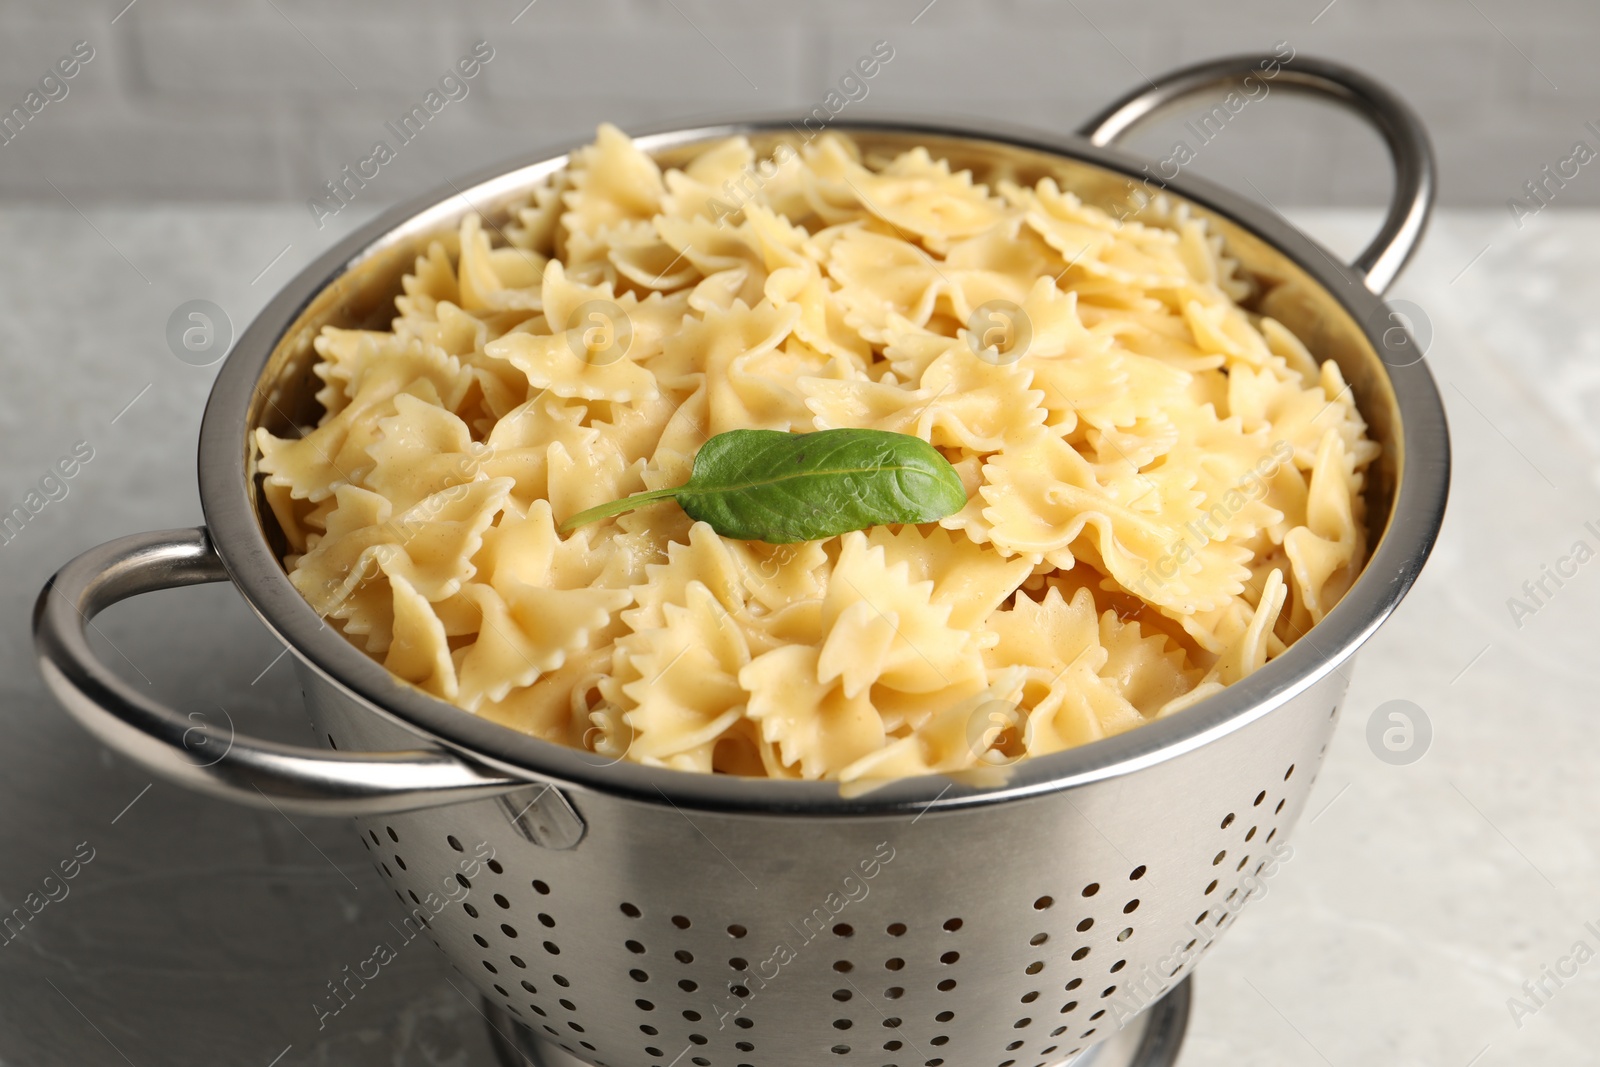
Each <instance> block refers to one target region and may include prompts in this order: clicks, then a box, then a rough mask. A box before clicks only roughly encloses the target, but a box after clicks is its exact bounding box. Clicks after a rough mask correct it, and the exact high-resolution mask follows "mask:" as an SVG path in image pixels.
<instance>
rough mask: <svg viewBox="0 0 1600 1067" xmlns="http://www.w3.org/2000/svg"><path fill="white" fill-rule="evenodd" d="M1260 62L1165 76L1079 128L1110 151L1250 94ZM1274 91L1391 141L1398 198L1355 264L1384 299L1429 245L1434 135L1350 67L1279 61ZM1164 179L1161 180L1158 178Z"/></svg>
mask: <svg viewBox="0 0 1600 1067" xmlns="http://www.w3.org/2000/svg"><path fill="white" fill-rule="evenodd" d="M1267 61H1268V60H1267V59H1265V58H1263V57H1260V56H1229V57H1227V58H1224V59H1214V60H1210V61H1209V62H1205V63H1197V64H1195V65H1194V66H1191V67H1184V68H1183V69H1181V70H1175V71H1172V72H1171V73H1169V74H1163V75H1162V76H1161V77H1159V78H1157V79H1155V80H1154V81H1153V82H1152V83H1151V84H1150V86H1149V87H1148V88H1142V89H1135V90H1133V91H1132V92H1130V93H1129V94H1128V95H1126V96H1124V97H1122V98H1121V99H1120V100H1117V101H1114V102H1113V103H1111V104H1110V105H1108V106H1107V107H1106V108H1105V109H1104V110H1102V111H1101V112H1100V113H1099V114H1098V115H1096V116H1094V117H1093V118H1091V119H1089V120H1088V121H1087V122H1085V123H1084V124H1083V125H1082V126H1079V127H1078V135H1079V136H1080V137H1083V138H1085V139H1087V140H1088V141H1089V143H1090V144H1095V145H1103V146H1110V145H1114V144H1116V143H1117V141H1118V140H1119V139H1121V138H1122V137H1123V136H1125V135H1126V134H1128V133H1129V132H1130V131H1132V130H1133V129H1134V128H1135V127H1137V126H1138V125H1139V124H1140V123H1141V122H1143V121H1144V120H1145V119H1148V118H1151V117H1153V116H1155V115H1156V114H1158V113H1160V112H1161V111H1164V110H1166V109H1168V108H1171V107H1174V106H1177V105H1180V104H1183V103H1185V102H1188V101H1190V100H1192V99H1193V98H1195V97H1198V96H1204V95H1205V94H1207V93H1212V92H1217V91H1220V90H1227V89H1234V88H1241V87H1242V88H1245V89H1248V88H1249V85H1248V84H1247V83H1248V82H1249V81H1251V80H1252V79H1254V80H1255V81H1257V82H1258V83H1259V82H1261V81H1262V80H1263V77H1262V75H1263V69H1264V68H1263V66H1262V65H1263V64H1264V63H1266V62H1267ZM1272 69H1273V71H1274V73H1272V74H1271V75H1269V76H1268V80H1270V82H1271V84H1272V86H1273V87H1276V88H1284V89H1289V90H1291V91H1293V92H1297V93H1301V94H1304V95H1307V96H1313V97H1317V98H1319V99H1322V100H1326V101H1329V102H1331V103H1334V104H1338V105H1340V106H1341V107H1344V108H1347V109H1348V110H1350V111H1352V112H1354V113H1355V114H1356V115H1358V116H1359V117H1360V118H1362V119H1363V120H1365V121H1366V122H1367V123H1369V124H1370V125H1371V126H1373V127H1374V128H1375V129H1376V130H1377V131H1378V133H1380V134H1381V135H1382V136H1383V140H1384V144H1385V145H1387V146H1388V149H1389V155H1390V157H1391V158H1392V159H1393V161H1394V194H1393V195H1392V196H1391V197H1390V200H1389V211H1388V214H1387V215H1386V216H1385V218H1384V220H1383V225H1382V226H1381V227H1380V228H1379V230H1378V234H1377V236H1376V237H1374V238H1373V239H1372V241H1371V243H1369V244H1368V245H1367V247H1366V248H1364V249H1362V250H1361V253H1360V254H1359V255H1357V256H1356V258H1355V261H1354V262H1353V263H1352V264H1351V265H1352V266H1353V267H1355V269H1356V270H1358V271H1360V272H1361V273H1362V274H1364V275H1366V283H1367V287H1368V288H1369V289H1371V290H1372V291H1373V292H1374V293H1378V294H1379V295H1382V294H1383V293H1384V292H1386V291H1387V290H1388V288H1389V286H1390V285H1391V284H1393V282H1394V280H1395V278H1397V277H1399V275H1400V272H1401V271H1402V270H1404V269H1405V265H1406V262H1407V261H1408V260H1409V259H1410V258H1411V253H1412V252H1414V251H1415V250H1416V247H1417V245H1418V243H1420V242H1421V240H1422V234H1423V231H1424V230H1425V229H1426V228H1427V224H1428V213H1429V210H1430V209H1431V207H1432V204H1433V198H1434V193H1435V189H1436V186H1437V183H1438V177H1437V173H1436V168H1435V166H1434V161H1433V148H1432V146H1431V144H1430V143H1429V140H1428V132H1427V130H1425V129H1423V126H1422V123H1421V122H1420V121H1418V119H1417V116H1416V113H1415V112H1414V111H1412V110H1411V108H1410V107H1409V106H1407V105H1406V103H1405V102H1404V101H1402V100H1401V99H1400V98H1399V97H1397V96H1395V94H1394V93H1392V92H1390V91H1389V90H1388V89H1387V88H1386V87H1385V86H1384V85H1382V84H1381V83H1380V82H1376V81H1373V80H1372V79H1371V78H1369V77H1367V76H1366V75H1365V74H1362V73H1361V72H1360V71H1358V70H1353V69H1351V68H1350V67H1347V66H1345V65H1344V64H1342V63H1329V62H1325V61H1322V60H1316V59H1308V58H1302V57H1296V58H1295V59H1294V61H1293V62H1292V63H1288V64H1281V63H1274V64H1273V67H1272ZM1158 181H1159V179H1158Z"/></svg>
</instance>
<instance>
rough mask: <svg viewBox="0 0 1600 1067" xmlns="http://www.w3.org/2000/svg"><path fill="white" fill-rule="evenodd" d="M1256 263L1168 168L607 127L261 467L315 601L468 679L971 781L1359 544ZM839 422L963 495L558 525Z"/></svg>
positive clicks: (403, 666) (1312, 400)
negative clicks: (918, 446) (742, 527)
mask: <svg viewBox="0 0 1600 1067" xmlns="http://www.w3.org/2000/svg"><path fill="white" fill-rule="evenodd" d="M1250 293H1251V286H1250V283H1249V282H1248V281H1246V280H1245V279H1243V278H1241V277H1239V276H1237V274H1236V272H1235V270H1234V265H1233V263H1232V261H1231V260H1229V259H1228V257H1227V256H1226V254H1225V251H1224V249H1223V247H1222V242H1221V241H1220V239H1219V238H1218V237H1217V236H1216V235H1214V234H1212V233H1210V232H1208V231H1207V229H1206V227H1205V225H1204V224H1203V223H1202V222H1201V221H1200V220H1199V219H1197V218H1194V217H1192V216H1191V215H1190V214H1189V213H1188V212H1187V211H1186V209H1185V208H1184V207H1183V206H1182V205H1177V204H1172V203H1169V202H1167V201H1165V200H1158V201H1157V202H1155V203H1154V204H1152V205H1149V206H1148V207H1147V208H1146V209H1145V210H1144V211H1142V212H1141V213H1140V214H1139V216H1137V217H1136V218H1132V219H1117V218H1113V217H1111V216H1109V215H1107V214H1105V213H1104V212H1102V211H1100V210H1097V209H1095V208H1093V207H1091V206H1088V205H1086V204H1084V203H1083V202H1082V201H1080V200H1079V199H1078V198H1077V197H1076V196H1074V195H1073V193H1072V192H1071V191H1070V190H1066V189H1061V188H1058V187H1057V186H1056V184H1054V183H1053V182H1052V181H1050V180H1048V179H1046V180H1043V181H1041V182H1039V183H1038V184H1037V185H1036V186H1034V187H1032V188H1028V187H1023V186H1020V185H1016V184H1013V183H1011V182H1008V181H999V182H996V183H995V184H994V185H993V186H987V185H984V184H981V183H980V182H978V181H976V180H974V178H973V177H972V175H970V174H968V173H966V172H955V171H952V170H951V168H950V167H949V166H948V165H947V164H946V163H945V162H943V161H941V160H939V159H936V158H934V157H933V156H932V155H930V153H929V152H927V151H926V150H925V149H920V148H919V149H915V150H912V151H909V152H905V153H904V154H901V155H899V156H897V157H894V158H884V159H878V158H865V157H864V156H863V154H862V152H861V151H860V149H859V148H858V147H857V146H856V145H855V144H854V143H853V142H852V141H851V140H849V139H848V138H846V137H844V136H840V135H837V134H832V133H829V134H824V135H822V136H820V137H817V138H815V139H814V140H812V141H810V142H808V143H806V144H803V145H799V144H781V145H779V146H778V147H777V149H776V150H775V151H774V152H773V153H772V154H771V155H769V156H767V157H765V158H759V159H758V158H757V155H756V153H755V152H754V150H753V149H752V147H751V145H750V144H749V143H748V142H747V141H745V140H744V139H743V138H732V139H728V140H725V141H722V142H719V143H716V144H711V145H708V146H707V147H705V148H704V149H703V150H702V151H701V152H700V153H699V154H698V155H697V156H696V157H695V158H694V159H693V160H691V161H690V162H689V163H687V164H686V165H685V166H683V167H682V168H681V169H673V170H667V171H663V170H662V169H661V168H660V167H659V166H658V165H657V164H656V163H655V162H654V161H653V160H652V159H650V158H649V157H648V156H646V155H645V154H643V153H642V152H640V151H639V150H638V149H637V148H636V147H635V146H634V145H633V143H632V142H631V141H630V140H629V139H628V138H627V137H626V136H625V135H623V134H622V133H621V132H619V131H618V130H616V129H614V128H612V127H609V126H604V127H601V129H600V131H599V135H598V138H597V140H596V142H595V143H594V144H593V145H591V146H590V147H588V148H586V149H583V150H581V151H579V152H577V153H576V154H575V155H574V156H573V158H572V164H571V166H570V167H569V168H568V169H567V170H566V171H565V172H564V173H562V174H560V175H559V176H557V177H556V178H554V179H552V180H551V181H550V182H549V183H548V184H546V185H544V186H541V187H540V188H538V189H536V190H534V191H533V192H532V193H531V195H529V196H528V198H527V199H526V202H525V203H523V204H522V205H521V206H520V207H519V208H517V209H516V210H514V211H513V212H512V217H511V221H510V222H509V223H508V224H506V225H504V226H502V227H491V226H487V225H486V224H485V223H484V222H483V221H482V220H480V219H479V218H478V217H477V216H476V215H469V216H467V218H466V219H465V220H464V221H463V223H462V224H461V228H460V232H459V233H458V234H456V235H454V236H453V238H451V239H448V240H440V241H437V242H435V243H434V244H433V245H432V246H431V247H430V248H429V249H428V250H427V252H426V254H424V255H422V256H420V257H419V258H418V259H417V262H416V266H415V269H414V271H413V272H412V273H411V274H410V275H408V276H407V277H406V278H405V283H404V292H403V294H401V295H400V296H399V297H398V298H397V300H396V306H397V311H398V315H397V317H396V318H395V319H394V321H393V325H392V328H391V329H390V330H389V331H386V332H382V331H362V330H338V329H332V328H329V329H326V330H325V331H324V332H323V333H322V335H321V336H319V337H318V338H317V339H316V350H317V353H318V354H319V355H320V357H321V359H320V362H319V363H318V364H317V366H316V373H317V374H318V376H319V377H320V379H321V381H322V382H323V387H322V389H321V391H320V392H319V393H318V394H317V397H318V400H319V401H320V402H321V404H322V407H323V411H324V413H323V415H322V416H321V419H320V421H319V422H318V423H317V424H316V425H315V426H306V427H303V428H302V429H301V432H300V434H299V436H291V437H288V438H279V437H275V436H273V435H272V434H270V433H268V432H266V431H265V430H261V431H258V432H257V439H256V445H257V448H258V450H259V468H260V470H261V471H262V472H263V473H264V491H265V499H266V500H267V502H268V504H269V505H270V507H271V508H272V510H273V512H274V514H275V516H276V518H277V520H278V522H279V523H280V525H281V526H282V528H283V530H284V534H285V537H286V539H287V541H288V543H289V545H290V547H291V553H290V554H289V555H288V556H287V557H286V558H285V560H284V563H285V566H286V568H287V569H288V572H289V576H290V579H291V580H292V581H293V582H294V584H295V586H296V587H297V588H298V589H299V590H300V591H301V592H302V593H303V594H304V595H305V597H306V599H307V600H308V601H309V602H310V604H311V605H312V606H313V608H315V609H316V611H317V612H318V613H320V614H321V615H323V616H324V617H325V618H326V619H327V620H328V621H329V622H330V624H332V625H334V626H336V627H337V628H338V629H339V630H340V631H341V632H342V633H343V634H344V635H345V636H346V637H347V638H348V639H349V640H350V641H351V642H352V643H354V644H355V645H357V646H358V647H359V648H361V649H363V650H364V651H365V652H366V653H367V654H368V655H369V656H371V657H372V658H373V659H375V660H377V661H378V662H380V663H382V664H383V665H384V666H385V667H387V668H388V669H389V670H390V671H392V672H393V673H394V674H396V675H397V676H399V677H400V678H402V679H404V680H406V681H407V682H410V683H412V684H414V685H416V686H419V687H421V688H422V689H424V690H426V691H428V692H429V693H432V694H433V695H435V696H437V697H439V698H441V699H444V700H447V701H450V702H452V703H454V704H456V705H458V706H459V707H461V708H463V709H464V710H465V711H467V712H471V713H474V714H477V715H481V716H484V717H485V718H488V719H492V720H494V721H496V722H499V723H502V724H504V725H506V726H508V727H511V728H513V729H517V730H521V731H525V732H527V733H529V734H532V735H534V736H537V737H540V738H544V739H546V740H549V741H552V742H556V743H560V744H567V745H574V746H582V747H584V748H587V749H590V750H592V751H594V752H597V753H600V754H602V755H603V756H605V757H607V758H611V759H628V760H633V761H637V762H640V763H646V764H651V765H657V766H663V767H670V768H676V769H681V770H689V771H701V772H721V773H728V774H737V775H756V776H770V777H777V778H827V779H835V780H840V781H870V780H876V779H882V778H886V777H895V776H902V775H913V774H924V773H929V772H936V771H937V772H958V771H963V770H966V769H969V768H973V767H981V766H984V765H986V764H993V763H996V762H1009V761H1011V760H1013V759H1016V758H1019V757H1021V756H1031V755H1040V754H1044V753H1048V752H1053V751H1057V750H1060V749H1064V748H1068V747H1072V746H1075V745H1082V744H1086V743H1088V742H1091V741H1094V740H1096V739H1099V738H1103V737H1107V736H1110V735H1113V734H1117V733H1120V732H1123V731H1125V730H1129V729H1132V728H1135V727H1137V726H1139V725H1141V724H1143V723H1147V722H1150V721H1152V720H1154V719H1156V718H1159V717H1161V716H1164V715H1170V714H1173V713H1174V712H1177V711H1179V710H1181V709H1183V708H1185V707H1188V706H1190V705H1191V704H1193V703H1195V702H1196V701H1198V700H1200V699H1202V698H1204V697H1205V696H1207V695H1209V694H1211V693H1214V692H1216V691H1217V690H1219V689H1220V688H1222V687H1223V686H1226V685H1228V684H1231V683H1233V682H1236V681H1238V680H1239V679H1241V678H1243V677H1245V676H1247V675H1249V674H1250V673H1251V672H1253V671H1255V670H1258V669H1259V668H1260V667H1261V666H1262V665H1263V664H1264V663H1265V662H1267V661H1268V660H1269V659H1271V658H1272V657H1273V656H1276V655H1277V654H1279V653H1281V652H1282V651H1283V650H1284V648H1286V647H1287V646H1288V645H1289V644H1290V643H1292V642H1293V641H1294V640H1295V639H1296V638H1297V637H1299V636H1300V635H1302V634H1303V633H1304V632H1305V631H1306V630H1307V629H1308V628H1309V627H1311V626H1313V625H1315V624H1316V623H1317V621H1318V620H1320V619H1321V618H1322V617H1323V616H1324V615H1325V614H1326V613H1327V611H1328V610H1329V609H1330V608H1331V607H1332V606H1333V605H1334V604H1335V603H1336V602H1337V601H1338V600H1339V598H1340V596H1341V595H1342V594H1343V593H1344V591H1345V590H1346V589H1348V588H1349V586H1350V584H1351V582H1352V581H1353V579H1354V578H1355V576H1356V574H1357V573H1358V571H1359V570H1360V567H1361V565H1362V562H1363V559H1364V555H1365V550H1366V545H1365V543H1364V535H1365V524H1364V521H1363V505H1362V500H1363V497H1362V490H1363V481H1364V473H1363V472H1364V470H1365V469H1366V467H1367V466H1368V465H1369V464H1370V463H1371V462H1372V461H1373V459H1374V458H1375V457H1376V456H1377V454H1378V447H1377V446H1376V445H1375V444H1374V443H1373V442H1372V441H1371V440H1370V439H1369V438H1368V436H1367V434H1366V426H1365V424H1364V422H1363V421H1362V418H1361V415H1360V414H1359V412H1358V411H1357V410H1356V407H1355V405H1354V403H1353V401H1352V399H1351V397H1350V391H1349V389H1347V388H1346V386H1345V384H1344V382H1343V381H1342V380H1341V378H1340V375H1339V371H1338V368H1337V367H1336V366H1335V365H1334V364H1333V363H1331V362H1326V363H1322V364H1320V365H1319V364H1318V363H1317V362H1316V360H1315V359H1313V358H1312V356H1311V354H1310V353H1309V352H1308V351H1307V350H1306V349H1305V347H1304V346H1303V345H1302V344H1301V343H1300V341H1299V340H1297V339H1296V338H1295V336H1294V335H1293V334H1291V333H1290V332H1289V331H1288V330H1287V329H1285V328H1284V327H1283V326H1282V325H1280V324H1279V323H1277V322H1274V321H1273V320H1271V319H1269V318H1264V317H1261V316H1258V315H1255V314H1252V313H1250V312H1248V311H1246V310H1244V309H1243V308H1242V307H1241V304H1240V302H1241V301H1244V300H1246V299H1247V298H1248V297H1249V295H1250ZM995 308H1001V309H1004V313H1005V321H1004V322H1003V323H1000V325H1002V326H1003V328H1002V329H1000V330H999V332H998V333H996V332H995V331H994V330H993V329H992V327H993V326H995V325H996V323H999V322H1000V320H997V319H996V318H995V317H994V309H995ZM843 427H855V428H871V429H879V430H888V431H893V432H896V433H902V434H912V435H915V436H917V437H920V438H922V439H923V440H925V441H927V442H929V443H930V444H932V445H933V446H934V447H935V448H937V449H938V450H939V451H940V453H942V454H943V455H944V456H945V458H946V459H948V460H949V461H950V463H951V464H952V465H953V467H954V468H955V470H956V472H957V473H958V474H959V476H960V478H961V481H962V484H963V486H964V488H965V490H966V496H967V504H966V506H965V507H964V508H962V509H961V510H959V511H957V512H956V513H954V514H952V515H950V516H949V517H948V518H946V519H944V520H943V521H942V522H940V523H937V524H928V525H926V526H921V527H917V526H882V527H876V528H872V529H867V530H863V531H856V532H852V533H847V534H844V535H842V536H839V537H833V538H829V539H827V540H821V541H809V542H802V543H798V544H790V545H770V544H764V543H761V542H743V541H735V540H730V539H726V538H723V537H721V536H719V535H718V534H717V533H716V532H715V531H713V530H712V528H711V527H710V526H707V525H705V524H704V523H694V522H692V521H691V520H690V519H689V517H688V516H687V515H686V514H685V513H684V512H683V511H682V510H681V509H680V508H679V507H678V506H677V505H676V504H674V503H671V502H670V501H668V502H662V503H656V504H652V505H649V506H646V507H643V508H640V509H639V510H637V511H632V512H628V513H625V514H622V515H619V516H616V517H614V518H610V519H606V520H604V521H602V522H599V523H596V524H594V525H591V526H585V527H582V528H579V529H577V530H575V531H574V532H572V533H570V534H562V533H561V532H560V525H561V523H562V522H563V521H564V520H565V519H567V518H568V517H570V516H572V515H573V514H575V513H577V512H579V511H581V510H584V509H586V508H590V507H593V506H595V505H598V504H601V503H605V502H607V501H610V500H614V499H618V498H620V497H623V496H626V495H628V494H631V493H634V492H638V491H641V490H646V489H660V488H665V487H671V486H675V485H679V484H681V483H682V482H683V481H684V480H685V479H686V478H687V476H688V473H689V470H690V466H691V464H692V462H693V460H694V456H695V454H696V452H697V450H698V449H699V448H700V447H701V446H702V445H703V444H704V443H705V442H706V440H707V439H709V438H710V437H711V436H713V435H715V434H718V433H722V432H724V431H727V430H734V429H767V430H781V431H791V432H807V431H813V430H824V429H833V428H843ZM996 707H1000V708H1003V709H1010V711H1011V715H1010V717H1009V718H1006V717H1004V716H1002V720H1003V721H1000V722H999V723H998V725H997V724H996V723H997V720H995V717H994V710H995V708H996Z"/></svg>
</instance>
